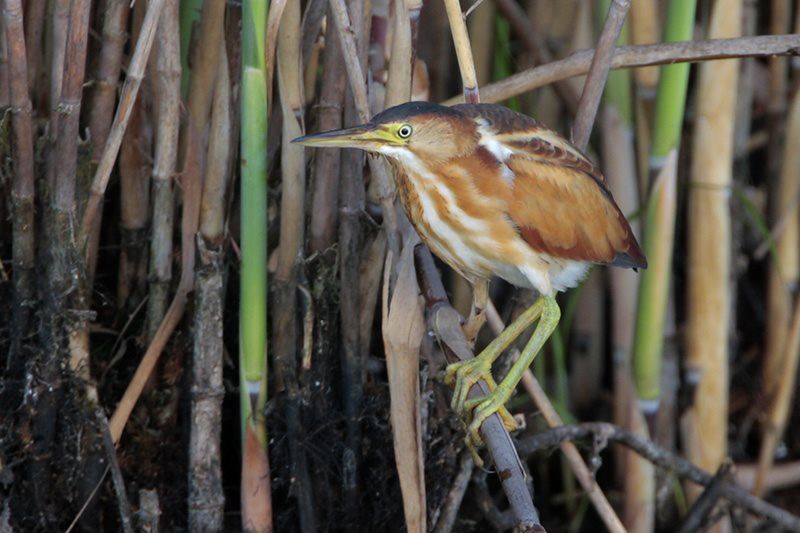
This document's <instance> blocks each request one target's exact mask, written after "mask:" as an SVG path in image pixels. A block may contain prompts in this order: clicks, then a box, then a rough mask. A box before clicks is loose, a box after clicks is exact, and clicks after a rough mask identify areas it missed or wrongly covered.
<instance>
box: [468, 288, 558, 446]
mask: <svg viewBox="0 0 800 533" xmlns="http://www.w3.org/2000/svg"><path fill="white" fill-rule="evenodd" d="M539 302H542V310H541V319H540V320H539V324H538V325H537V326H536V330H535V331H534V332H533V335H532V336H531V339H530V340H529V341H528V344H527V345H525V349H524V350H522V354H521V355H520V357H519V359H517V361H516V362H515V363H514V365H513V366H512V367H511V370H509V371H508V375H507V376H506V377H505V379H503V381H502V382H500V384H499V385H497V388H496V389H495V390H494V391H493V392H492V393H491V394H489V395H487V396H484V397H483V398H476V399H474V400H467V401H466V402H465V403H464V410H465V411H466V412H472V421H471V422H470V424H469V427H468V428H467V442H468V443H469V442H470V441H471V443H472V444H473V445H475V446H478V447H480V446H483V439H482V438H481V434H480V429H481V424H483V421H484V420H486V419H487V418H488V417H490V416H491V415H493V414H494V413H496V412H498V411H500V410H501V409H505V404H506V402H507V401H508V399H509V398H511V395H512V394H513V393H514V390H515V389H516V388H517V384H518V383H519V382H520V380H521V379H522V374H523V373H524V372H525V369H527V368H528V367H529V366H530V365H531V363H532V362H533V360H534V359H535V358H536V355H537V354H538V353H539V352H540V351H541V349H542V348H543V347H544V343H545V342H547V339H549V338H550V335H552V334H553V331H555V329H556V327H557V326H558V321H559V320H560V319H561V309H559V307H558V303H556V300H555V298H553V297H552V296H543V297H541V298H540V299H539ZM539 302H537V303H539Z"/></svg>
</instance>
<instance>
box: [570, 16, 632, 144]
mask: <svg viewBox="0 0 800 533" xmlns="http://www.w3.org/2000/svg"><path fill="white" fill-rule="evenodd" d="M630 7H631V2H630V0H612V2H611V6H610V7H609V9H608V16H607V17H606V22H605V24H604V25H603V31H602V33H601V34H600V39H598V41H597V47H596V48H595V52H594V55H593V56H592V65H591V67H589V75H588V76H586V83H585V84H584V85H583V92H582V93H581V99H580V101H579V102H578V111H577V113H576V114H575V123H574V124H573V127H572V142H573V143H574V144H575V146H577V147H578V148H579V149H581V150H585V149H586V146H587V145H588V144H589V135H590V134H591V133H592V126H593V125H594V119H595V117H596V116H597V108H598V107H599V106H600V97H601V96H603V89H604V88H605V86H606V80H607V79H608V70H609V68H610V66H611V58H612V57H613V56H614V48H615V45H616V44H617V39H619V34H620V32H621V31H622V25H623V23H624V22H625V15H626V14H627V13H628V9H629V8H630Z"/></svg>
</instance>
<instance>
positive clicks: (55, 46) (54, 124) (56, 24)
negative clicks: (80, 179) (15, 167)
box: [45, 0, 70, 199]
mask: <svg viewBox="0 0 800 533" xmlns="http://www.w3.org/2000/svg"><path fill="white" fill-rule="evenodd" d="M69 6H70V1H69V0H53V3H52V14H51V22H52V30H51V32H49V36H50V39H49V42H48V47H47V52H46V57H48V58H49V59H50V65H49V67H50V68H49V76H48V79H49V87H48V89H49V90H48V100H47V103H48V106H49V108H50V121H49V128H50V131H51V132H55V131H57V128H58V101H59V99H60V98H61V83H62V81H63V79H64V55H65V53H66V45H67V29H68V27H69V18H68V17H69ZM55 145H56V136H55V135H49V136H48V148H49V150H48V156H47V175H46V181H45V185H46V188H45V194H46V195H48V196H47V197H48V198H50V199H52V197H53V195H54V194H55V179H56V175H55V169H56V164H55V157H56V155H55Z"/></svg>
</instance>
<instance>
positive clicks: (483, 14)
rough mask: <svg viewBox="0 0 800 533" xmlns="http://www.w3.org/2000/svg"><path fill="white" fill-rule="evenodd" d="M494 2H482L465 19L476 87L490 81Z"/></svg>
mask: <svg viewBox="0 0 800 533" xmlns="http://www.w3.org/2000/svg"><path fill="white" fill-rule="evenodd" d="M494 18H495V2H483V3H481V4H480V6H478V7H477V8H475V9H474V10H473V11H472V12H471V13H470V15H469V17H468V18H467V28H468V29H469V35H470V47H471V49H472V52H473V56H474V57H473V59H474V61H475V78H476V79H477V80H478V86H481V85H486V84H487V83H489V82H490V81H491V76H492V59H493V53H492V52H493V49H494V23H495V21H494Z"/></svg>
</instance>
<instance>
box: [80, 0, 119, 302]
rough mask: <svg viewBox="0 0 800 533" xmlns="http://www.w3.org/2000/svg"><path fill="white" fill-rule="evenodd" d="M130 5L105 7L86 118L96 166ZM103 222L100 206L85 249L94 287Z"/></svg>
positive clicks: (111, 110)
mask: <svg viewBox="0 0 800 533" xmlns="http://www.w3.org/2000/svg"><path fill="white" fill-rule="evenodd" d="M129 14H130V4H129V2H128V0H111V1H109V2H108V3H107V4H106V5H105V17H104V19H103V33H102V35H103V37H102V44H101V48H100V61H99V65H98V67H97V75H96V76H95V80H94V91H93V94H92V113H91V114H90V115H89V132H90V139H91V142H92V161H93V162H97V161H98V160H99V159H100V154H101V153H102V151H103V147H104V146H105V144H106V139H107V138H108V129H109V127H110V126H111V121H112V119H113V117H114V104H115V103H116V100H117V86H118V85H119V74H120V71H121V70H122V52H123V48H124V47H125V42H126V41H127V40H128V34H127V32H126V31H125V30H126V28H127V25H128V15H129ZM102 220H103V213H102V206H100V209H99V211H98V214H97V217H96V218H95V220H94V223H93V224H92V227H91V229H90V230H89V236H88V242H87V245H86V251H85V257H86V269H87V278H88V283H87V285H88V286H89V287H91V286H92V285H93V284H94V273H95V268H96V267H97V252H98V246H99V244H100V226H101V223H102Z"/></svg>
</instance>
